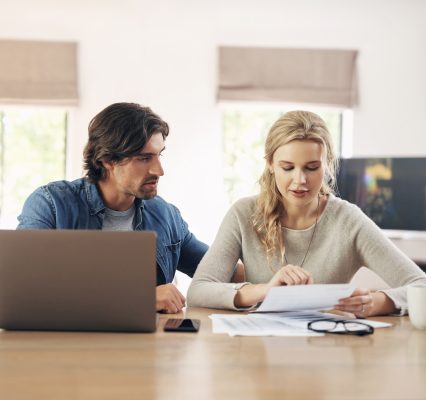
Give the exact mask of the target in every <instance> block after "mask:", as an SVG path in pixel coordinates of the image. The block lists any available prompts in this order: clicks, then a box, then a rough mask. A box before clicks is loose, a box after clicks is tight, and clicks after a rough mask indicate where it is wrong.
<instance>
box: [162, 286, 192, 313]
mask: <svg viewBox="0 0 426 400" xmlns="http://www.w3.org/2000/svg"><path fill="white" fill-rule="evenodd" d="M185 301H186V299H185V297H184V296H183V295H182V293H181V292H179V290H178V289H177V287H176V286H175V285H173V284H172V283H167V284H166V285H160V286H157V289H156V308H157V311H162V312H165V313H167V314H175V313H177V312H179V311H180V310H182V308H183V307H185Z"/></svg>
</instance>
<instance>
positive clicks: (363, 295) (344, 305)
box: [334, 289, 374, 318]
mask: <svg viewBox="0 0 426 400" xmlns="http://www.w3.org/2000/svg"><path fill="white" fill-rule="evenodd" d="M373 307H374V298H373V295H372V293H371V292H370V290H369V289H355V290H354V292H353V293H352V294H351V295H350V297H346V298H344V299H340V300H339V304H337V305H336V306H335V307H334V308H335V309H336V310H339V311H345V312H350V313H352V314H354V315H355V316H356V317H361V318H366V317H368V316H370V315H371V312H372V310H373Z"/></svg>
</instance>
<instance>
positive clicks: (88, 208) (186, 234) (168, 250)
mask: <svg viewBox="0 0 426 400" xmlns="http://www.w3.org/2000/svg"><path fill="white" fill-rule="evenodd" d="M135 208H136V210H135V219H134V229H135V230H139V231H141V230H147V231H148V230H149V231H155V232H156V233H157V284H164V283H170V282H171V281H172V280H173V277H174V275H175V272H176V269H178V270H179V271H182V272H184V273H185V274H187V275H189V276H191V277H192V276H193V275H194V272H195V269H196V268H197V265H198V263H199V262H200V261H201V258H202V257H203V255H204V253H205V252H206V251H207V245H206V244H204V243H202V242H200V241H199V240H197V239H196V237H195V236H194V235H193V234H192V233H191V232H190V231H189V230H188V224H187V223H186V222H185V221H184V220H183V219H182V217H181V215H180V212H179V210H178V209H177V208H176V207H175V206H173V205H172V204H169V203H167V202H166V201H164V200H163V199H162V198H161V197H159V196H156V197H154V198H153V199H150V200H140V199H136V200H135ZM104 215H105V204H104V203H103V201H102V198H101V196H100V194H99V192H98V189H97V186H96V185H95V184H92V183H89V182H88V181H87V180H86V179H83V178H82V179H77V180H75V181H72V182H69V181H58V182H52V183H49V184H48V185H46V186H42V187H40V188H38V189H37V190H36V191H34V192H33V193H32V194H31V195H30V196H29V197H28V199H27V200H26V201H25V204H24V207H23V210H22V213H21V215H20V216H19V217H18V221H19V225H18V227H17V229H102V225H103V219H104Z"/></svg>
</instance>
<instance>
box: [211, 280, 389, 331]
mask: <svg viewBox="0 0 426 400" xmlns="http://www.w3.org/2000/svg"><path fill="white" fill-rule="evenodd" d="M354 289H355V288H354V287H353V286H352V285H349V284H343V285H301V286H279V287H273V288H271V289H270V290H269V292H268V294H267V295H266V297H265V300H264V301H263V303H262V304H261V305H260V307H259V308H258V309H257V310H255V311H253V312H252V313H250V314H248V315H238V314H212V315H210V318H211V319H212V322H213V333H227V334H229V335H230V336H323V335H324V334H323V333H317V332H313V331H311V330H309V329H308V328H307V325H308V323H309V322H311V321H314V320H318V319H329V318H333V319H345V318H344V317H339V316H337V315H335V314H326V313H322V312H319V311H318V310H327V309H331V308H333V306H335V305H336V304H337V303H338V301H339V299H342V298H344V297H348V296H350V295H351V293H352V292H353V291H354ZM353 321H360V322H363V323H368V324H369V325H371V326H372V327H373V328H384V327H388V326H391V324H388V323H384V322H377V321H371V320H356V319H354V320H353ZM338 330H344V327H343V325H341V324H340V325H339V326H338V328H337V329H336V330H335V331H338Z"/></svg>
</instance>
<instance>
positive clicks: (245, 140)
mask: <svg viewBox="0 0 426 400" xmlns="http://www.w3.org/2000/svg"><path fill="white" fill-rule="evenodd" d="M301 108H303V109H309V110H310V111H313V112H316V113H317V114H318V115H320V116H321V117H322V118H323V119H324V121H325V122H326V124H327V126H328V128H329V130H330V133H331V135H332V138H333V143H334V146H335V151H336V155H337V156H339V155H341V154H342V145H343V144H344V143H343V141H342V127H343V126H344V125H343V119H344V118H346V114H347V113H348V112H347V111H345V112H343V111H342V110H341V109H336V108H319V107H317V108H312V107H306V106H300V105H299V106H294V107H293V106H290V105H288V104H285V105H283V106H272V105H265V106H259V105H245V104H241V103H240V104H239V105H228V104H223V105H222V124H223V146H224V153H223V154H224V179H225V190H226V195H227V198H228V201H229V204H232V203H233V202H234V201H235V200H237V199H239V198H241V197H244V196H249V195H253V194H256V193H257V192H258V184H257V181H258V179H259V177H260V175H261V174H262V172H263V168H264V166H265V161H264V158H263V157H264V143H265V139H266V136H267V134H268V131H269V128H270V127H271V126H272V124H273V123H274V122H275V121H276V120H277V119H278V118H279V117H280V116H281V115H282V114H284V113H285V112H286V111H289V110H292V109H301Z"/></svg>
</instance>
